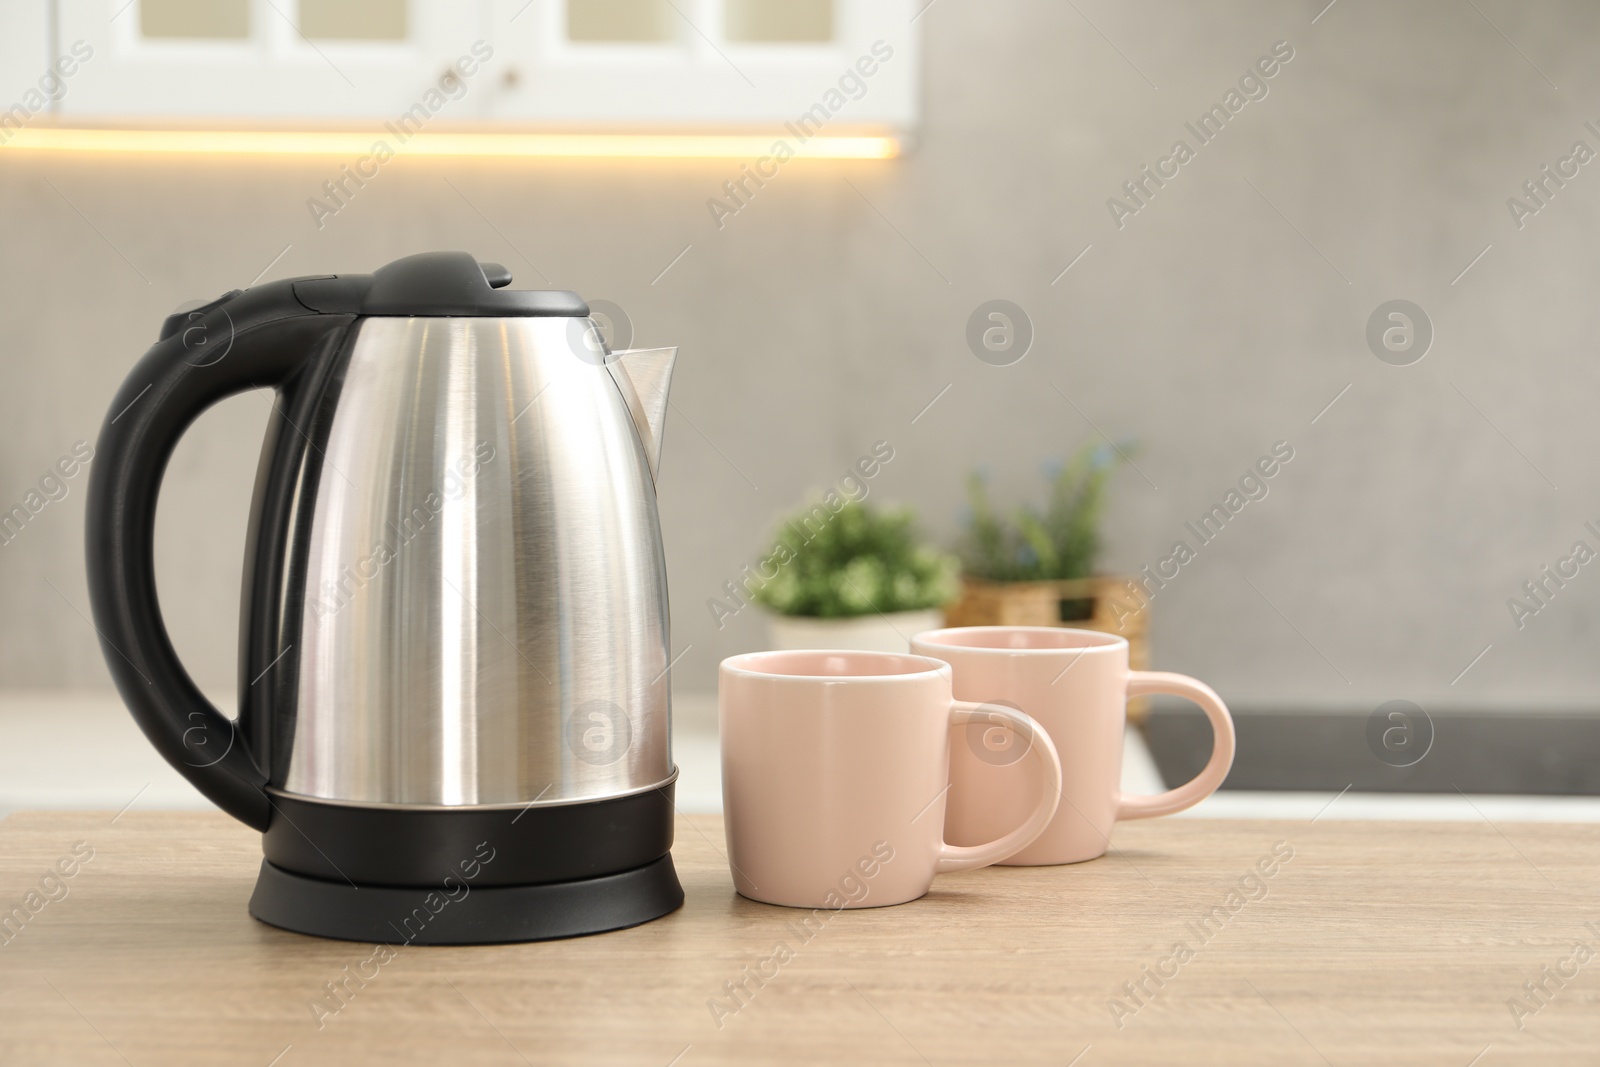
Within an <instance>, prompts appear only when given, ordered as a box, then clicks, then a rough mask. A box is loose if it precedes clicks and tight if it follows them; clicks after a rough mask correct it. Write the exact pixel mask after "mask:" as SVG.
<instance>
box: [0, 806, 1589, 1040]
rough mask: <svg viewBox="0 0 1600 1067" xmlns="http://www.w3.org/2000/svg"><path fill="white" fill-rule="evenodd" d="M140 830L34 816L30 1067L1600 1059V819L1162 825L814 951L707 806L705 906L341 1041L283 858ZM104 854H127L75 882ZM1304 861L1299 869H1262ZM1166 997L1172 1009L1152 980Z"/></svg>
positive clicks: (3, 851) (409, 960)
mask: <svg viewBox="0 0 1600 1067" xmlns="http://www.w3.org/2000/svg"><path fill="white" fill-rule="evenodd" d="M113 814H114V813H112V812H104V813H83V812H70V813H62V812H56V813H22V814H17V815H13V816H11V817H10V818H9V819H7V820H5V821H4V822H0V919H3V917H4V913H6V912H9V911H10V910H11V909H12V908H13V907H15V906H18V905H24V906H26V905H27V904H28V903H30V901H31V903H32V904H33V905H34V906H35V907H37V908H38V910H37V913H36V914H33V915H32V917H31V918H30V919H29V921H28V922H27V923H26V925H24V926H23V927H22V928H21V929H20V931H18V932H16V933H14V934H13V933H12V932H11V931H9V930H5V931H0V1063H5V1064H12V1063H17V1064H58V1063H59V1064H73V1065H75V1067H77V1065H94V1064H134V1065H138V1067H145V1065H152V1067H154V1065H161V1067H168V1065H179V1064H206V1065H208V1067H209V1065H215V1064H245V1065H252V1067H267V1065H269V1064H272V1065H274V1067H296V1065H300V1064H340V1065H348V1064H355V1063H383V1064H428V1065H430V1067H432V1065H438V1064H448V1065H456V1064H519V1063H530V1064H546V1063H550V1064H558V1063H559V1064H568V1063H584V1064H646V1065H658V1067H666V1065H668V1064H674V1065H682V1067H694V1065H697V1064H708V1063H727V1064H749V1063H769V1062H795V1063H820V1062H827V1063H842V1064H856V1063H861V1064H868V1063H871V1064H956V1063H973V1064H991V1063H1039V1064H1054V1065H1058V1067H1059V1065H1063V1064H1076V1065H1078V1067H1099V1065H1101V1064H1160V1065H1170V1064H1179V1063H1207V1064H1210V1063H1215V1064H1227V1065H1230V1067H1233V1065H1241V1064H1253V1063H1259V1064H1274V1065H1276V1064H1341V1065H1342V1064H1356V1063H1361V1064H1366V1063H1382V1064H1418V1065H1428V1067H1436V1065H1444V1067H1466V1065H1468V1064H1469V1063H1470V1064H1473V1065H1474V1067H1498V1065H1500V1064H1510V1063H1516V1064H1534V1063H1549V1064H1575V1063H1593V1062H1596V1061H1597V1060H1600V827H1596V826H1588V825H1553V824H1518V823H1504V824H1501V825H1499V826H1498V827H1496V826H1491V825H1489V824H1487V823H1477V824H1470V823H1394V822H1384V823H1378V822H1333V821H1321V822H1316V823H1311V822H1248V821H1227V822H1223V821H1204V820H1198V819H1182V820H1174V819H1167V820H1155V821H1151V822H1143V823H1132V824H1127V825H1124V826H1120V827H1118V829H1117V831H1116V838H1115V841H1116V845H1117V852H1116V853H1115V854H1113V855H1112V856H1109V857H1107V858H1105V859H1102V860H1099V861H1096V862H1093V863H1088V864H1082V865H1079V866H1076V867H1060V868H1024V869H1009V868H997V869H991V870H986V871H975V872H971V873H967V874H957V875H945V876H943V877H941V878H939V879H937V880H936V881H935V883H934V890H933V892H932V893H931V894H930V895H929V896H927V897H926V898H924V899H922V900H920V901H916V902H914V903H911V904H907V905H903V906H901V907H895V908H886V909H881V910H872V911H852V912H842V913H838V914H831V915H830V914H829V913H824V916H823V917H824V918H825V919H826V921H825V923H823V924H821V929H820V931H819V932H817V933H815V934H814V935H812V936H811V938H810V940H805V939H804V935H803V934H800V933H797V929H796V927H794V926H792V925H790V924H792V923H795V922H797V921H798V920H799V919H800V918H801V917H802V916H803V915H805V914H807V913H804V912H796V911H792V910H788V909H783V908H774V907H768V906H766V905H762V904H756V903H753V902H751V901H747V900H744V899H741V898H739V897H738V896H736V895H735V894H734V892H733V889H732V885H731V883H730V881H729V878H728V872H727V868H726V865H725V863H724V861H723V859H722V848H723V842H722V822H721V819H720V818H719V817H718V816H689V817H683V818H680V821H679V824H678V844H677V846H676V848H675V849H674V853H673V854H674V857H675V860H676V862H677V865H678V870H679V873H680V875H681V877H682V879H683V883H684V888H685V890H686V892H687V894H688V900H687V903H686V904H685V906H684V907H683V909H682V910H681V911H679V912H677V913H675V914H673V915H671V916H668V917H667V918H665V919H662V920H660V921H657V922H654V923H649V924H647V925H645V926H642V927H638V928H636V929H633V930H625V931H619V932H617V933H612V934H604V935H601V936H598V937H590V938H582V939H578V940H573V941H558V942H547V943H543V944H531V945H506V946H489V947H480V948H423V947H414V946H412V947H404V948H400V949H397V950H395V956H394V959H392V960H390V961H389V962H387V963H383V964H381V965H368V966H366V967H365V968H364V970H365V971H366V972H367V973H372V971H373V970H374V967H375V969H376V975H375V977H373V978H371V979H370V980H369V981H367V982H366V985H365V987H364V988H359V989H356V991H355V992H354V994H353V995H352V996H351V997H350V999H349V1000H348V1001H347V1002H346V1003H344V1004H343V1006H342V1007H341V1008H340V1009H339V1010H338V1011H337V1013H332V1014H329V1013H328V1012H326V1011H324V1012H323V1013H322V1016H323V1017H322V1019H321V1025H320V1028H319V1024H318V1014H319V1013H318V1012H317V1011H316V1010H314V1009H313V1008H312V1006H311V1005H312V1003H313V1002H314V1001H316V1000H317V999H318V998H320V997H323V996H325V995H326V987H325V983H328V982H331V981H334V980H336V979H339V978H341V977H343V975H344V973H345V972H344V969H345V968H346V967H347V966H349V967H351V968H352V969H354V968H356V967H357V966H358V965H360V964H363V962H364V961H367V960H369V959H370V958H371V957H372V955H373V949H372V947H371V946H363V945H359V944H352V943H348V942H335V941H320V940H317V939H314V938H309V937H302V936H298V935H295V934H289V933H285V932H283V931H280V930H276V929H273V928H271V927H268V926H265V925H262V924H261V923H258V922H256V921H255V920H253V919H251V918H250V917H249V916H248V915H247V914H246V912H245V902H246V900H247V898H248V897H249V894H250V889H251V886H252V885H253V883H254V879H255V873H256V866H257V863H258V862H259V858H260V849H259V845H258V840H257V838H256V836H255V835H254V834H252V833H251V832H249V831H248V830H246V829H245V828H244V827H242V826H240V825H239V824H237V823H234V822H232V821H231V820H229V819H228V818H226V817H225V816H222V815H220V814H212V813H183V814H178V813H140V812H134V811H130V812H127V813H126V814H124V815H122V816H120V817H119V818H117V819H116V820H115V822H114V823H113V821H112V816H113ZM78 842H84V843H85V844H82V845H77V843H78ZM1279 842H1282V844H1279ZM75 845H77V848H78V852H79V854H80V855H81V854H83V853H84V851H85V850H86V849H89V848H92V849H93V859H92V860H90V861H88V862H87V863H81V864H80V866H79V867H78V869H77V873H76V874H74V875H73V876H72V877H71V878H70V879H65V880H64V881H62V882H61V883H59V884H57V883H56V882H55V880H54V879H52V880H50V881H49V882H48V884H46V883H45V880H44V876H45V874H46V872H47V870H49V869H50V868H52V867H54V866H55V865H56V863H57V861H58V860H62V859H71V858H72V857H73V853H74V846H75ZM1275 846H1276V848H1277V851H1278V855H1279V856H1283V855H1285V854H1287V852H1288V851H1289V850H1292V853H1293V854H1292V858H1289V859H1287V860H1281V859H1280V860H1279V862H1278V863H1277V864H1276V865H1273V864H1271V863H1270V862H1267V863H1266V864H1265V866H1267V867H1270V868H1271V869H1272V872H1273V873H1272V874H1271V876H1270V877H1264V876H1262V875H1260V874H1259V873H1257V874H1253V875H1252V874H1251V872H1253V871H1257V870H1258V864H1260V863H1262V861H1263V860H1267V861H1270V859H1271V857H1272V856H1273V854H1274V848H1275ZM68 866H69V867H70V866H71V864H70V863H69V864H68ZM63 887H64V890H65V894H66V895H65V896H62V895H61V894H62V891H63ZM46 890H48V891H49V892H48V893H47V892H45V891H46ZM33 891H39V892H40V894H41V895H40V896H38V897H34V898H29V897H28V894H29V893H30V892H33ZM1230 894H1231V895H1230ZM51 895H53V896H55V897H57V898H59V899H55V900H50V901H48V902H47V903H44V904H43V906H39V901H41V900H44V899H45V898H46V897H47V896H51ZM1208 917H1210V918H1209V919H1208ZM1588 923H1592V924H1594V925H1592V926H1589V925H1586V924H1588ZM1202 927H1204V928H1203V929H1202ZM8 937H9V940H6V939H7V938H8ZM1575 940H1576V941H1579V942H1581V943H1582V944H1583V945H1584V946H1586V947H1585V948H1584V949H1583V950H1581V951H1580V949H1578V948H1575V947H1574V941H1575ZM1179 942H1183V943H1185V944H1186V946H1187V952H1186V953H1180V954H1177V955H1175V954H1174V951H1173V950H1174V946H1175V944H1177V943H1179ZM780 943H784V944H786V945H787V946H788V952H787V957H788V958H786V959H782V958H780V960H779V962H770V961H772V960H774V958H775V956H774V954H775V950H776V948H777V946H778V945H779V944H780ZM1589 949H1592V950H1593V953H1592V954H1591V953H1590V952H1589V951H1588V950H1589ZM747 967H748V968H749V969H750V972H755V971H762V970H764V971H765V972H766V973H767V974H768V975H775V976H773V977H770V978H769V979H767V980H765V984H764V985H762V986H760V987H757V986H756V985H755V983H754V982H751V983H750V984H749V988H751V989H754V990H755V992H754V995H753V996H752V997H750V998H749V999H748V1000H747V1001H746V1002H745V1003H743V1005H742V1006H739V1005H738V1002H736V1001H732V1000H730V999H728V997H727V993H726V987H725V983H728V982H738V981H741V980H743V979H744V978H745V976H746V974H747V973H750V972H747V971H746V970H745V969H746V968H747ZM1543 968H1549V970H1548V971H1543V970H1542V969H1543ZM1147 969H1148V970H1147ZM1150 971H1155V972H1157V973H1165V974H1167V975H1169V976H1170V977H1165V978H1163V979H1161V981H1162V983H1163V984H1162V985H1161V986H1160V987H1159V988H1157V986H1156V980H1155V979H1152V978H1149V977H1147V974H1148V973H1149V972H1150ZM1563 971H1564V972H1566V974H1567V975H1568V977H1565V978H1562V977H1555V978H1550V977H1547V976H1549V975H1555V974H1557V973H1558V972H1563ZM1574 972H1575V973H1574ZM1141 981H1142V982H1143V985H1144V987H1145V989H1146V990H1150V991H1154V996H1153V997H1152V996H1149V995H1148V994H1147V993H1140V994H1139V995H1138V996H1137V997H1135V996H1134V995H1132V994H1130V993H1129V991H1128V990H1127V989H1126V988H1125V987H1124V983H1133V984H1134V988H1135V990H1137V987H1138V985H1139V983H1140V982H1141ZM1530 981H1532V982H1534V983H1538V982H1541V981H1543V982H1545V985H1546V988H1547V989H1548V990H1549V993H1548V995H1546V994H1542V993H1541V994H1540V997H1539V999H1535V998H1533V997H1530V995H1529V993H1528V991H1527V990H1526V989H1525V988H1524V983H1525V982H1530ZM1557 983H1561V984H1559V985H1558V984H1557ZM1511 998H1520V999H1521V1001H1522V1002H1523V1005H1524V1009H1525V1011H1524V1013H1523V1014H1522V1015H1521V1016H1520V1018H1518V1017H1516V1016H1514V1015H1513V1012H1512V1009H1511V1007H1510V1006H1509V1005H1508V1000H1510V999H1511ZM1541 1001H1542V1003H1541ZM719 1002H720V1003H721V1004H722V1010H721V1011H717V1010H715V1007H714V1006H715V1005H716V1004H718V1003H719ZM335 1003H337V1002H335ZM733 1007H737V1008H738V1010H736V1011H735V1010H733ZM719 1016H720V1017H719ZM1519 1022H1520V1024H1521V1028H1520V1029H1519V1027H1518V1023H1519ZM719 1023H720V1026H719ZM1119 1023H1120V1026H1119ZM1485 1050H1487V1051H1485ZM1075 1057H1076V1058H1075ZM1475 1057H1476V1059H1475Z"/></svg>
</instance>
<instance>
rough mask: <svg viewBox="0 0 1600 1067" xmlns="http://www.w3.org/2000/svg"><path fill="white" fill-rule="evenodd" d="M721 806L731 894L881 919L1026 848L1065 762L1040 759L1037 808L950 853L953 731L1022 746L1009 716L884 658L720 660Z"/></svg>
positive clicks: (929, 667)
mask: <svg viewBox="0 0 1600 1067" xmlns="http://www.w3.org/2000/svg"><path fill="white" fill-rule="evenodd" d="M717 708H718V718H719V720H720V723H721V728H722V807H723V816H724V819H725V821H726V825H727V833H728V865H729V867H731V868H732V871H733V884H734V887H735V888H736V889H738V891H739V892H740V893H741V894H742V895H744V896H747V897H749V898H751V899H752V900H760V901H764V902H765V903H768V904H783V905H786V906H788V907H794V908H833V909H835V910H837V909H839V908H874V907H882V906H884V905H888V904H904V903H905V902H906V901H908V900H916V899H917V898H918V897H920V896H922V895H923V894H924V893H926V892H927V891H928V887H929V885H930V884H931V883H932V882H933V876H934V875H935V874H940V873H943V872H945V871H964V870H968V869H969V868H972V867H984V866H987V865H989V864H991V863H994V862H996V861H997V860H1001V859H1004V858H1005V857H1007V856H1009V855H1011V854H1012V853H1014V852H1016V851H1017V850H1018V849H1020V848H1022V847H1023V846H1024V845H1027V844H1028V843H1029V842H1030V841H1032V840H1033V839H1034V838H1036V837H1038V836H1039V834H1041V833H1042V832H1044V829H1045V827H1046V826H1048V825H1049V823H1050V819H1051V817H1052V816H1053V815H1054V814H1055V810H1056V805H1057V804H1058V803H1059V802H1060V792H1061V762H1060V759H1059V758H1058V757H1057V755H1056V751H1055V747H1054V746H1053V745H1052V744H1050V741H1049V739H1048V738H1045V737H1043V736H1042V734H1041V736H1040V740H1041V743H1040V744H1038V745H1035V746H1034V748H1033V750H1032V755H1033V756H1034V759H1032V760H1030V761H1029V762H1030V764H1031V765H1033V766H1034V767H1036V768H1037V769H1036V770H1035V772H1034V774H1033V783H1034V784H1033V785H1032V786H1031V789H1032V790H1033V791H1032V793H1031V794H1030V798H1029V799H1028V801H1027V802H1026V803H1024V804H1022V805H1021V806H1020V807H1019V808H1018V809H1017V811H1016V818H1015V819H1014V820H1013V821H1012V822H1011V823H1009V824H1008V825H1005V826H1001V827H998V828H997V829H996V830H995V832H994V833H993V834H991V835H990V836H989V837H988V838H985V839H983V840H984V842H985V843H982V844H976V843H975V844H973V845H970V846H958V845H951V844H948V843H946V841H945V839H944V830H945V794H946V793H947V792H948V791H949V788H950V779H949V748H950V730H951V727H952V724H959V723H965V722H967V721H969V720H971V719H972V718H973V717H974V715H978V716H981V717H982V718H983V720H984V721H986V722H987V721H991V720H992V719H993V720H998V721H1003V722H1006V723H1009V724H1010V725H1012V726H1014V727H1015V728H1017V729H1018V730H1021V731H1022V732H1024V733H1028V732H1036V731H1038V729H1039V724H1038V723H1035V722H1034V721H1033V720H1032V719H1030V718H1028V717H1027V716H1026V715H1023V714H1021V713H1019V712H1014V711H1010V710H1009V709H998V710H997V709H992V708H985V709H979V708H978V707H977V705H973V704H964V703H961V702H959V701H956V700H953V699H952V697H951V693H950V667H949V665H948V664H945V663H941V662H939V661H938V660H933V659H925V658H923V657H921V656H907V655H896V654H892V653H888V652H831V651H806V652H752V653H749V654H747V655H743V656H734V657H732V658H731V659H725V660H723V661H722V667H721V670H720V672H719V677H718V687H717Z"/></svg>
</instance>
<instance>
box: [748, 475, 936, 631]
mask: <svg viewBox="0 0 1600 1067" xmlns="http://www.w3.org/2000/svg"><path fill="white" fill-rule="evenodd" d="M775 540H776V544H775V545H774V550H773V554H772V556H771V557H769V559H770V561H771V562H772V563H773V564H776V565H777V567H778V573H777V575H776V576H774V577H773V578H771V579H769V580H767V581H766V582H765V583H764V584H762V585H760V586H759V587H757V588H756V589H754V590H753V592H752V598H753V599H754V600H755V601H756V602H757V603H759V604H761V605H763V606H765V607H767V608H769V609H771V610H772V611H775V612H777V613H778V614H780V615H806V616H815V617H819V618H825V619H842V618H850V617H852V616H857V615H873V614H877V613H880V612H881V613H883V614H885V615H888V614H892V613H894V612H897V611H922V610H926V609H929V608H936V607H940V606H942V605H944V604H947V603H949V602H950V601H952V600H954V599H955V597H956V596H957V594H958V593H959V591H960V582H959V576H960V568H961V564H960V561H959V560H957V559H956V557H954V556H949V555H944V554H942V553H940V552H938V551H936V550H935V549H933V548H932V547H930V546H929V545H928V544H926V543H925V542H923V541H921V540H920V539H919V538H918V536H917V532H916V522H915V519H914V517H913V515H912V513H911V511H910V510H909V509H906V508H884V509H879V508H875V507H871V506H868V505H866V504H862V503H858V502H854V501H852V502H847V503H845V504H844V505H843V506H842V507H841V508H840V509H839V510H838V511H837V512H833V511H830V510H829V508H828V507H827V506H826V505H823V504H817V505H815V506H814V507H811V508H809V509H807V510H803V511H800V512H797V513H795V514H794V515H793V516H791V517H790V518H789V519H788V520H786V521H785V522H784V523H783V525H781V526H780V527H779V528H778V533H777V536H776V539H775Z"/></svg>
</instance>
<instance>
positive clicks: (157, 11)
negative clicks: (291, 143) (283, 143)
mask: <svg viewBox="0 0 1600 1067" xmlns="http://www.w3.org/2000/svg"><path fill="white" fill-rule="evenodd" d="M7 2H8V3H9V2H10V0H7ZM55 2H56V4H57V12H58V18H59V26H58V29H57V36H58V38H59V39H60V40H61V41H63V42H67V43H70V42H73V41H77V40H83V41H86V42H87V43H88V44H89V45H90V46H92V48H93V49H94V58H93V60H92V61H90V62H88V63H85V64H84V65H83V67H82V69H81V71H80V72H79V73H78V74H77V75H75V76H74V78H73V82H72V86H71V91H70V92H68V93H67V94H66V96H65V97H64V98H63V100H62V102H61V116H62V118H63V119H64V120H66V121H69V122H98V121H105V122H107V123H111V124H116V125H129V124H134V123H137V124H139V125H156V126H159V125H184V124H189V125H193V124H196V123H207V122H214V121H216V120H225V119H244V120H250V121H251V122H252V124H257V123H259V124H263V125H273V126H285V125H301V126H304V125H305V124H306V120H311V121H312V122H314V123H319V124H321V123H325V124H328V125H338V124H339V123H340V120H359V121H362V122H370V121H398V120H399V119H400V118H401V117H402V116H404V115H410V116H411V121H412V122H413V123H418V124H420V123H424V122H430V121H434V120H437V121H439V122H440V123H445V122H452V121H461V120H469V121H470V120H474V119H477V118H480V117H481V116H482V115H483V114H484V113H486V112H487V110H488V101H487V99H486V98H487V97H488V96H489V95H490V91H491V89H492V87H493V82H494V78H495V73H496V72H495V67H496V64H497V62H498V57H497V56H496V54H495V46H494V40H493V29H492V25H491V23H490V18H489V15H490V11H489V3H488V0H55ZM346 125H348V122H347V123H346Z"/></svg>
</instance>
